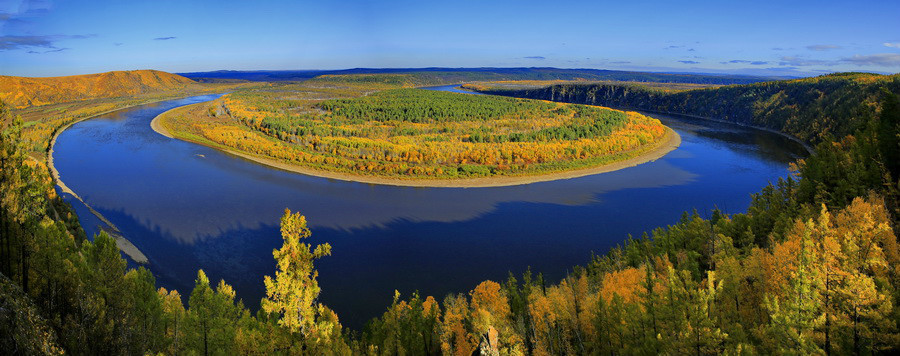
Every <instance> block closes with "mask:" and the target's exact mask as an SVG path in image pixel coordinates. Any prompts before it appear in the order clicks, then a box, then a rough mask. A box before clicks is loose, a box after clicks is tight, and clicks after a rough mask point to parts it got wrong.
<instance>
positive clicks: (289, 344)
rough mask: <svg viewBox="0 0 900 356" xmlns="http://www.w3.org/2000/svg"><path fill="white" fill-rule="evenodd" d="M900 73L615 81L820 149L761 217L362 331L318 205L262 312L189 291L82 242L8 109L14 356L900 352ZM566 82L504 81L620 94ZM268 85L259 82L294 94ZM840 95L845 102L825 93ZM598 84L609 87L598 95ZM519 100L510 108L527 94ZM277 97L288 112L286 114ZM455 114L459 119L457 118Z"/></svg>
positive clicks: (394, 317) (333, 109)
mask: <svg viewBox="0 0 900 356" xmlns="http://www.w3.org/2000/svg"><path fill="white" fill-rule="evenodd" d="M897 78H898V76H897V75H894V76H880V75H872V74H843V75H830V76H823V77H817V78H810V79H802V80H796V81H778V82H768V83H759V84H749V85H737V86H725V87H721V88H711V89H698V90H691V91H683V92H673V93H660V92H655V91H653V92H651V93H649V94H647V96H646V98H647V99H646V101H639V100H637V99H630V97H631V96H629V97H628V98H625V97H623V96H618V95H614V94H610V96H608V98H611V99H610V100H616V99H617V98H618V99H617V100H620V101H619V102H620V103H622V104H628V105H621V106H625V107H633V108H642V109H652V110H655V111H663V112H678V113H681V114H686V115H694V116H703V117H709V118H714V119H722V120H729V121H735V122H739V123H745V124H753V125H758V126H764V127H768V128H771V129H775V130H779V131H781V132H784V133H786V134H789V135H792V136H795V137H797V138H798V139H801V140H804V141H808V142H811V143H814V144H816V145H815V150H814V152H815V153H814V154H813V155H812V156H810V157H808V158H806V159H804V160H801V161H799V162H797V163H796V165H795V168H796V170H795V174H794V175H793V176H792V177H790V178H788V179H783V180H780V181H778V182H776V183H773V184H771V185H769V186H767V187H765V188H763V189H762V190H761V191H760V192H759V193H757V194H755V195H754V196H753V200H752V203H751V206H750V208H749V209H748V211H747V212H746V213H738V214H725V213H723V212H721V211H713V212H711V215H710V216H711V217H710V218H708V219H704V218H701V217H700V214H698V213H697V212H693V213H692V212H685V213H684V215H683V216H682V218H681V220H680V221H679V222H678V223H676V224H674V225H672V226H667V227H660V228H658V229H655V230H653V231H650V232H648V233H647V234H645V235H643V236H641V237H639V238H628V239H627V240H626V241H625V242H624V243H623V244H622V246H621V247H618V248H615V249H612V250H611V251H609V252H608V253H605V254H602V255H597V256H594V257H593V258H591V259H590V260H589V261H586V263H585V265H584V266H583V267H573V269H572V272H571V274H569V276H568V277H566V278H565V279H563V280H562V281H555V280H553V281H551V280H545V279H544V278H543V277H542V276H541V274H540V273H537V272H538V271H536V273H526V274H524V275H522V276H512V275H510V277H509V278H508V279H507V280H506V281H484V282H483V283H481V284H479V285H477V286H473V287H472V289H471V290H470V291H468V292H460V293H455V294H451V295H448V296H445V297H443V298H441V296H438V297H437V298H435V297H432V296H420V295H416V294H414V295H409V296H406V295H399V294H398V295H397V296H396V298H395V301H394V303H393V304H392V305H390V306H387V307H386V309H385V312H384V314H383V315H382V316H380V317H378V318H375V319H374V320H372V321H371V322H370V323H368V325H367V326H366V327H365V328H364V329H363V330H356V331H353V330H348V329H346V328H343V327H342V326H341V324H340V321H339V320H340V319H339V316H338V315H336V314H335V313H334V312H333V311H331V310H330V309H329V308H328V307H327V306H325V305H322V304H320V303H319V302H318V301H317V299H316V297H317V296H318V295H319V293H320V292H321V291H320V289H319V287H318V284H317V282H316V278H317V273H316V269H315V265H314V263H315V261H316V260H318V259H321V258H327V256H328V255H329V254H330V253H331V248H330V246H328V245H327V244H319V245H316V246H311V245H310V244H308V243H306V241H308V240H306V238H308V237H310V235H311V233H312V232H311V231H310V230H309V229H308V228H307V222H306V220H305V218H304V217H303V216H302V215H299V214H297V213H293V212H290V211H286V212H285V214H284V216H283V217H282V220H281V234H282V238H283V240H284V244H283V246H282V247H281V248H279V249H277V250H275V251H273V257H274V261H273V265H276V266H277V269H276V271H277V272H276V273H275V274H274V276H271V277H267V278H265V280H264V281H260V283H264V284H265V286H266V291H267V296H266V298H265V299H264V300H263V301H262V303H261V305H262V307H261V308H260V310H258V311H255V312H252V311H250V310H248V309H247V308H245V307H244V304H243V302H242V301H241V300H240V299H239V298H237V297H236V295H235V292H234V290H233V289H232V288H231V287H230V286H229V285H228V284H227V281H224V280H223V281H210V280H209V278H207V276H206V274H205V273H204V272H203V271H199V272H198V275H197V279H196V286H195V287H194V289H193V290H192V291H181V293H184V294H180V293H179V292H178V291H169V290H165V289H157V288H156V285H155V280H154V277H153V275H152V274H151V273H150V272H149V271H148V270H146V269H144V268H143V267H141V268H137V269H127V268H126V263H125V260H124V259H123V258H122V257H121V255H120V254H119V251H118V250H117V248H116V246H115V243H114V241H113V240H112V239H111V238H110V237H108V236H106V235H105V234H101V235H99V236H96V237H94V238H93V239H92V240H91V239H87V238H86V236H85V235H84V232H83V230H82V229H81V227H80V226H79V224H78V222H77V218H76V217H75V216H74V214H73V213H72V212H71V210H70V208H69V207H68V206H67V205H66V204H65V203H63V202H62V201H61V200H60V199H59V197H58V196H57V195H56V194H55V192H54V190H53V187H52V180H51V178H50V176H49V174H48V173H47V171H46V169H44V167H42V166H41V162H40V161H39V160H35V159H32V158H31V157H30V156H29V154H30V153H31V152H33V149H34V148H35V144H34V143H35V141H29V140H28V139H27V138H24V137H23V136H24V135H23V130H24V131H26V132H27V130H28V127H24V126H25V125H24V124H23V122H22V120H18V119H15V116H14V115H9V112H10V109H9V107H8V106H6V105H0V112H2V113H3V120H2V123H3V126H2V127H0V131H2V141H0V188H2V189H0V191H2V192H3V196H2V200H0V203H2V209H0V211H2V216H0V222H2V226H0V231H2V236H3V240H2V241H0V247H2V249H0V261H2V263H0V272H2V276H0V349H2V350H7V351H10V352H11V353H22V354H62V353H64V352H66V353H72V354H147V353H152V354H156V353H163V354H177V353H181V354H184V353H188V354H210V353H213V354H373V355H374V354H456V355H470V354H473V353H484V354H495V355H496V354H541V355H545V354H546V355H549V354H604V355H605V354H663V353H664V354H723V353H726V354H877V353H885V354H891V353H894V352H897V351H898V350H900V331H898V321H900V309H898V308H897V307H896V305H897V304H898V302H900V291H898V288H900V271H898V270H897V266H898V265H900V247H898V244H897V236H896V233H895V231H896V229H897V227H898V223H900V210H898V207H900V157H898V155H900V137H898V134H900V103H898V101H900V98H898V96H900V90H898V86H897V84H896V83H897V80H898V79H897ZM563 88H570V89H571V92H574V93H587V92H589V91H590V88H595V89H596V88H601V87H598V86H594V87H591V86H590V85H588V86H577V85H576V86H567V85H561V86H553V87H550V88H545V89H533V90H532V91H527V92H505V93H504V94H506V95H511V96H529V97H531V96H542V97H541V98H542V99H554V100H563V101H578V102H582V103H590V104H602V105H609V106H618V105H616V103H615V102H613V101H605V100H600V99H591V100H585V99H581V98H584V96H576V97H569V96H562V97H557V96H555V94H551V93H559V92H561V91H562V89H563ZM476 89H479V90H482V89H480V88H478V87H476ZM609 89H610V91H611V92H613V93H615V92H616V91H617V90H618V91H619V92H623V91H625V90H626V89H627V90H628V91H629V92H630V91H632V90H636V92H638V93H640V92H641V91H642V89H634V87H627V88H622V89H620V88H619V87H615V86H613V87H609ZM329 90H331V89H329ZM292 92H294V93H296V92H297V91H292ZM594 92H595V93H597V91H596V90H595V91H594ZM258 93H260V94H247V95H271V96H274V97H278V96H281V95H284V94H285V93H286V92H278V91H266V90H260V91H259V92H258ZM418 93H419V92H409V91H406V90H400V91H379V92H378V93H370V94H369V95H368V96H365V97H363V98H364V99H362V100H359V101H357V100H356V99H350V98H349V97H350V96H352V95H345V96H341V97H338V95H332V94H327V95H325V94H322V96H321V97H319V99H322V100H317V101H316V102H317V105H316V106H312V107H305V108H301V109H302V110H312V111H315V112H316V113H317V114H320V115H331V116H330V117H329V120H331V121H333V122H334V123H335V124H337V125H328V126H319V125H314V126H312V127H310V128H307V129H309V130H315V129H316V128H319V127H321V128H322V129H327V130H328V132H329V133H333V132H336V130H339V129H346V130H350V129H353V128H351V127H349V126H352V124H353V122H354V120H355V119H354V117H355V116H354V112H355V111H354V109H353V108H355V107H367V108H368V107H373V106H374V107H379V106H378V105H379V103H378V100H382V99H384V100H390V101H396V102H402V101H403V99H404V98H409V97H408V96H407V95H411V96H412V97H415V95H419V94H418ZM835 93H843V95H840V96H839V97H835V98H834V99H835V100H826V99H825V98H829V96H830V95H836V94H835ZM235 94H237V93H235ZM548 94H551V95H552V96H551V97H543V96H544V95H548ZM316 95H319V94H316ZM353 95H356V94H353ZM422 95H426V94H422ZM383 96H388V98H384V97H383ZM391 96H395V97H391ZM235 97H238V95H235ZM600 97H604V98H606V97H607V96H597V95H595V96H593V98H600ZM678 98H680V99H681V100H684V101H676V99H678ZM687 98H691V99H692V100H687ZM693 98H701V99H702V98H707V99H708V101H707V103H709V104H710V105H714V106H713V107H712V108H707V107H705V106H700V105H697V106H695V105H696V104H693V103H694V102H695V101H693ZM432 99H435V100H441V99H443V97H442V96H441V94H437V96H436V98H432ZM730 99H740V100H730ZM227 100H228V97H226V99H225V100H222V101H219V102H217V105H219V106H218V107H216V106H211V107H207V108H206V109H205V110H206V114H205V115H206V117H207V118H208V120H215V118H218V117H219V116H221V115H222V114H220V113H219V110H222V111H223V112H224V111H225V110H226V109H227V110H232V109H231V107H233V106H231V107H230V106H228V105H229V103H228V102H227ZM232 100H236V99H232ZM473 100H478V99H473ZM495 100H496V99H495ZM510 100H511V101H508V102H506V103H519V102H518V101H516V100H517V99H510ZM588 101H590V102H588ZM276 102H277V101H276ZM645 103H647V104H645ZM664 103H669V104H671V105H669V106H667V105H663V104H664ZM678 103H682V104H683V105H681V106H679V105H677V104H678ZM651 104H652V106H648V107H644V106H643V105H651ZM720 104H721V105H720ZM726 104H727V105H726ZM231 105H233V104H231ZM510 105H512V104H510ZM530 105H536V107H549V108H563V109H562V110H561V111H562V113H560V115H561V116H560V118H559V120H560V122H562V123H567V124H568V123H573V122H574V123H578V121H577V120H575V121H571V120H574V119H575V118H574V115H575V113H577V112H578V110H587V111H588V117H596V118H599V119H600V120H606V121H605V122H609V123H610V124H611V125H612V126H611V127H614V126H615V125H616V123H617V122H618V123H619V124H621V121H617V119H616V117H620V115H619V114H615V112H614V111H606V110H605V109H591V108H584V109H579V108H580V107H578V106H568V105H559V106H557V104H555V103H542V102H538V103H533V104H528V105H525V107H526V108H528V107H530ZM514 106H515V105H514ZM500 107H502V105H501V106H500ZM38 108H40V107H38ZM716 108H718V109H716ZM724 108H728V109H727V110H725V109H724ZM280 109H288V108H273V111H275V110H280ZM319 110H320V111H319ZM517 110H518V109H517ZM591 110H597V111H591ZM720 110H725V111H720ZM16 112H17V113H18V112H19V111H16ZM525 112H527V111H525ZM721 113H726V114H721ZM566 115H568V116H566ZM591 115H596V116H591ZM627 118H628V117H627V114H626V117H625V119H626V120H627ZM248 119H250V120H252V117H249V118H248ZM567 119H568V120H570V121H567ZM67 120H68V119H67ZM248 122H254V121H248ZM259 122H260V123H262V122H264V120H260V121H259ZM625 122H626V123H625V125H626V127H627V125H628V124H627V121H625ZM403 123H404V124H409V125H410V126H411V127H412V128H416V126H415V125H416V124H419V123H415V122H407V121H403ZM455 123H456V122H455V121H452V120H447V124H448V126H450V127H455V126H453V125H449V124H455ZM32 125H36V124H32ZM344 126H348V127H344ZM461 126H462V127H460V128H461V129H464V130H463V131H453V132H456V133H457V134H460V132H462V133H464V134H466V135H468V137H470V138H471V137H472V134H471V131H465V130H469V129H471V128H472V127H466V126H464V125H461ZM57 127H58V126H57ZM301 127H304V126H303V125H289V126H287V128H285V129H284V130H283V131H279V126H277V125H275V121H270V126H260V127H259V128H255V129H256V130H262V131H265V130H263V129H268V131H269V133H268V134H267V135H266V136H267V137H268V138H271V139H273V140H275V139H277V140H283V139H285V137H284V136H285V135H288V136H287V139H288V140H292V139H293V137H292V135H293V134H296V132H297V131H296V130H298V129H299V128H301ZM475 127H477V125H476V126H475ZM563 127H564V126H563ZM603 129H604V127H603V126H601V127H600V128H598V130H599V131H597V132H605V131H602V130H603ZM288 130H292V131H290V132H289V131H288ZM563 131H564V130H563ZM563 131H560V132H563ZM279 132H284V133H282V134H280V135H281V136H282V137H278V136H279ZM372 132H373V134H374V132H376V131H374V130H373V131H372ZM532 132H541V131H540V130H538V131H532ZM576 132H578V131H577V130H576ZM584 132H586V134H587V133H590V132H592V131H591V129H589V128H585V130H584ZM818 132H822V133H823V134H821V135H820V134H818ZM511 134H514V132H503V131H499V132H497V131H488V132H485V133H484V134H483V135H482V136H480V137H481V138H482V139H483V140H485V141H487V142H490V141H493V140H496V141H507V140H508V142H514V141H513V139H512V137H513V136H511ZM421 135H425V137H428V136H427V133H423V134H420V135H419V136H421ZM460 135H462V134H460ZM504 135H505V136H504ZM546 135H548V136H547V137H551V136H549V135H551V134H550V133H549V132H547V133H546ZM561 135H566V134H565V133H561ZM539 136H540V135H537V136H535V137H530V138H529V137H526V138H529V139H535V138H539ZM268 138H267V140H268ZM423 139H424V138H423ZM477 141H481V139H479V140H477ZM267 142H269V141H267ZM472 143H473V144H474V142H472ZM516 143H518V142H516ZM31 156H33V155H31ZM623 238H625V236H623ZM182 295H184V296H185V298H184V300H186V301H187V303H186V304H185V303H183V300H182V299H183V298H182ZM360 297H361V298H362V297H365V296H360Z"/></svg>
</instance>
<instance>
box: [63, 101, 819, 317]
mask: <svg viewBox="0 0 900 356" xmlns="http://www.w3.org/2000/svg"><path fill="white" fill-rule="evenodd" d="M437 89H439V90H451V91H452V90H453V88H452V87H442V88H437ZM216 97H218V95H206V96H198V97H192V98H187V99H179V100H171V101H166V102H161V103H156V104H149V105H143V106H139V107H135V108H130V109H125V110H122V111H118V112H115V113H112V114H107V115H102V116H100V117H98V118H94V119H90V120H86V121H82V122H80V123H77V124H74V125H72V126H71V127H70V128H69V129H67V130H65V131H64V132H62V133H61V134H60V135H59V137H58V139H57V142H56V145H55V148H54V154H53V155H54V162H55V165H56V168H57V170H58V171H59V172H60V178H61V179H62V180H63V181H64V182H65V184H66V185H68V187H70V188H71V189H72V190H73V191H74V192H76V194H78V195H79V196H80V197H81V198H82V199H83V200H84V201H85V203H87V204H88V205H90V206H92V207H93V208H94V209H95V210H97V211H98V212H99V213H101V214H102V215H103V216H105V217H106V218H107V219H109V220H110V221H111V222H113V223H114V224H115V225H116V226H117V227H118V228H119V229H120V230H121V232H122V234H123V235H124V236H125V237H127V238H128V240H130V241H131V242H132V243H133V244H134V245H135V246H137V247H138V248H139V249H140V250H141V251H142V252H143V253H144V254H145V255H146V256H147V258H148V259H149V268H150V270H151V271H153V273H154V275H156V277H157V283H158V284H159V285H160V286H164V287H166V288H170V289H171V288H175V289H178V290H179V291H180V292H181V293H182V295H185V296H187V295H189V294H190V292H191V289H192V288H193V283H194V279H195V278H196V275H197V269H200V268H202V269H204V270H205V271H206V273H207V274H208V275H209V277H210V279H211V280H213V281H214V282H215V283H218V280H219V279H222V278H224V279H225V280H226V281H227V282H228V283H229V284H231V285H233V286H234V288H235V290H236V291H237V293H238V297H240V298H242V299H243V300H244V302H245V304H247V305H248V306H249V307H251V308H252V309H254V310H255V309H256V308H257V307H258V304H259V300H260V298H262V297H263V296H264V294H265V292H264V286H263V276H264V275H267V274H268V275H272V274H273V273H274V269H275V262H274V260H273V258H272V249H273V248H277V247H279V246H280V245H281V237H280V235H279V232H278V221H279V218H280V217H281V215H282V212H283V211H284V209H285V208H290V209H291V210H295V211H299V212H301V213H302V214H304V215H306V217H307V219H308V220H309V224H310V227H311V229H312V232H313V237H312V239H311V240H312V241H311V242H313V243H319V242H328V243H330V244H331V245H332V247H333V255H332V256H330V257H326V258H324V259H322V260H320V261H319V262H317V265H316V266H317V268H318V270H319V283H320V285H321V287H322V294H321V298H320V300H321V301H322V302H323V303H325V304H326V305H328V306H330V307H331V308H333V309H334V310H335V311H336V312H337V313H338V315H339V316H340V318H341V321H342V322H343V323H344V324H345V325H349V326H351V327H354V328H359V327H361V326H362V324H363V323H364V322H365V321H367V320H368V319H370V318H372V317H375V316H378V315H380V314H381V313H382V312H383V311H384V310H385V308H386V307H387V306H389V304H390V301H391V299H392V297H393V294H394V290H399V291H400V292H401V293H402V294H403V295H407V296H408V295H409V294H410V293H412V292H413V291H415V290H418V291H419V292H420V293H421V294H423V295H434V296H435V297H437V298H439V299H440V298H443V296H444V295H446V294H447V293H451V292H465V291H468V290H470V289H472V288H473V287H474V286H475V285H476V284H477V283H479V282H480V281H483V280H486V279H492V280H495V281H500V280H504V279H505V278H506V277H507V275H508V273H509V272H513V273H515V274H516V275H520V274H521V273H522V272H524V271H525V270H526V269H527V268H528V267H529V266H530V267H531V269H532V271H534V272H542V273H544V275H545V277H546V278H547V279H548V280H549V281H557V280H558V279H559V278H561V277H563V276H564V275H565V274H566V272H567V271H569V270H570V269H571V267H572V266H573V265H577V264H580V265H583V264H585V263H586V262H587V261H588V259H589V258H590V255H591V252H592V251H593V252H594V253H598V254H602V253H605V252H606V251H607V250H608V249H609V248H610V247H613V246H615V245H617V244H620V243H621V242H622V241H623V240H624V239H625V238H626V237H627V236H628V234H632V235H635V236H639V235H640V234H641V233H642V232H643V231H647V230H650V229H652V228H654V227H657V226H664V225H667V224H672V223H674V222H676V221H677V220H678V219H679V218H680V216H681V214H682V212H683V211H686V210H688V211H689V210H692V209H697V210H698V211H699V212H701V214H703V215H704V216H708V215H709V211H710V209H713V208H715V207H718V208H720V209H722V210H724V211H725V212H728V213H736V212H744V211H746V209H747V207H748V205H749V203H750V194H751V193H754V192H757V191H759V190H760V188H762V187H763V186H764V185H766V184H767V183H769V182H772V181H775V180H777V179H778V178H779V177H785V176H787V175H788V174H789V172H788V169H787V167H788V163H789V162H791V161H793V160H795V159H797V158H799V157H802V155H804V154H805V152H806V151H805V150H804V148H803V147H802V146H801V145H800V144H798V143H796V142H794V141H791V140H789V139H787V138H785V137H782V136H779V135H777V134H774V133H770V132H766V131H763V130H757V129H752V128H746V127H741V126H737V125H731V124H725V123H720V122H714V121H709V120H700V119H690V118H675V117H669V116H665V115H658V114H648V115H650V116H653V117H656V118H659V119H660V120H662V121H663V123H664V124H666V125H668V126H669V127H671V128H673V129H674V130H675V131H677V132H678V134H680V135H681V138H682V144H681V146H680V147H679V148H678V149H676V150H674V151H672V152H671V153H669V154H668V155H666V156H665V157H663V158H661V159H658V160H656V161H653V162H649V163H645V164H641V165H638V166H635V167H631V168H626V169H622V170H619V171H615V172H610V173H603V174H598V175H593V176H586V177H581V178H573V179H566V180H558V181H551V182H540V183H533V184H527V185H519V186H509V187H492V188H413V187H397V186H385V185H373V184H364V183H355V182H347V181H340V180H333V179H326V178H318V177H312V176H306V175H300V174H296V173H289V172H285V171H281V170H277V169H274V168H269V167H266V166H262V165H259V164H256V163H252V162H248V161H246V160H244V159H241V158H238V157H235V156H233V155H229V154H227V153H223V152H220V151H217V150H215V149H212V148H207V147H204V146H200V145H197V144H193V143H188V142H183V141H179V140H176V139H170V138H167V137H164V136H162V135H160V134H157V133H156V132H154V131H153V130H151V128H150V121H151V120H152V119H153V118H154V117H155V116H156V115H158V114H160V113H162V112H164V111H166V110H169V109H171V108H174V107H178V106H182V105H188V104H192V103H197V102H202V101H206V100H212V99H214V98H216ZM63 196H64V198H65V199H66V200H67V201H69V202H70V203H72V204H73V206H74V207H75V209H76V212H77V213H78V216H79V218H80V219H81V221H82V224H83V226H84V227H85V229H86V230H87V232H88V234H89V235H92V234H94V233H97V232H98V231H99V226H100V225H101V224H102V222H100V221H99V220H98V219H97V218H96V217H95V216H94V215H92V214H91V213H90V212H89V211H88V209H87V208H86V207H85V206H84V205H82V204H81V203H79V202H78V201H77V200H75V199H74V198H73V197H72V196H70V195H68V194H64V195H63Z"/></svg>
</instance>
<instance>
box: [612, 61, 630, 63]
mask: <svg viewBox="0 0 900 356" xmlns="http://www.w3.org/2000/svg"><path fill="white" fill-rule="evenodd" d="M609 63H611V64H629V63H631V62H629V61H615V62H609Z"/></svg>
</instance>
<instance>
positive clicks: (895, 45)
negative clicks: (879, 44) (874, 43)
mask: <svg viewBox="0 0 900 356" xmlns="http://www.w3.org/2000/svg"><path fill="white" fill-rule="evenodd" d="M884 46H885V47H891V48H900V42H885V43H884Z"/></svg>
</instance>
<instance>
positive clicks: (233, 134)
mask: <svg viewBox="0 0 900 356" xmlns="http://www.w3.org/2000/svg"><path fill="white" fill-rule="evenodd" d="M435 81H437V80H435V79H433V78H432V77H430V76H429V77H420V76H418V75H412V74H358V75H326V76H323V77H318V78H316V79H313V80H310V81H308V82H304V83H302V84H289V85H281V84H273V85H272V86H270V87H267V88H262V89H261V88H254V89H249V90H240V91H237V92H234V93H230V94H227V95H226V96H225V97H223V98H221V99H219V100H217V101H215V102H213V103H209V104H197V105H194V106H191V107H185V108H179V109H175V110H172V111H170V112H168V113H166V114H163V115H161V117H160V118H158V119H157V120H155V121H156V122H155V123H154V127H156V128H158V129H161V130H164V131H163V132H165V133H166V134H168V135H171V136H174V137H177V138H181V139H185V140H188V141H192V142H197V143H200V144H205V145H209V146H213V147H217V148H223V149H225V150H228V151H230V152H235V153H237V154H241V155H243V156H244V157H247V158H250V159H255V160H258V161H260V162H263V163H266V164H270V165H273V166H276V167H279V168H284V169H289V170H296V171H298V172H301V173H305V174H311V175H321V176H326V177H332V178H339V179H345V180H355V181H363V182H372V183H382V184H395V185H421V186H470V187H471V186H494V185H508V184H522V183H528V182H533V181H539V180H550V179H557V178H561V177H565V178H568V177H573V176H578V175H586V174H595V173H599V172H603V171H609V170H614V169H618V168H623V167H627V166H632V165H635V164H638V163H642V162H644V161H647V160H652V159H656V158H659V157H661V156H662V155H664V154H665V153H667V152H668V151H670V150H672V149H674V148H675V147H677V145H678V137H677V134H676V133H675V132H674V131H672V130H670V129H668V128H666V127H665V126H663V125H662V124H661V123H660V122H659V121H658V120H656V119H653V118H649V117H646V116H644V115H641V114H638V113H635V112H623V111H619V110H612V109H608V108H602V107H596V106H587V105H577V104H560V103H550V102H546V101H539V100H530V99H518V98H503V97H496V96H485V95H467V94H459V93H448V92H438V91H429V90H421V89H412V88H408V87H411V86H419V85H422V84H423V83H433V82H435ZM525 176H535V177H527V178H526V177H525Z"/></svg>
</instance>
